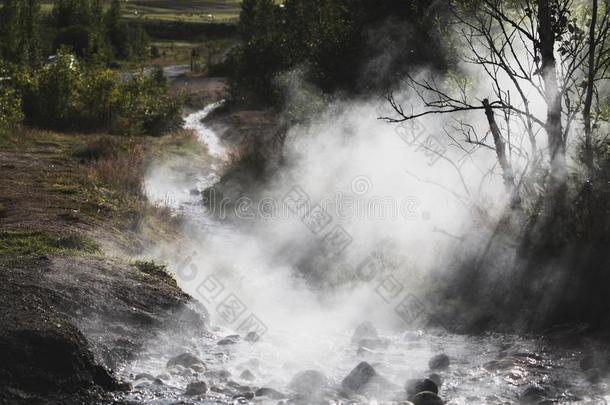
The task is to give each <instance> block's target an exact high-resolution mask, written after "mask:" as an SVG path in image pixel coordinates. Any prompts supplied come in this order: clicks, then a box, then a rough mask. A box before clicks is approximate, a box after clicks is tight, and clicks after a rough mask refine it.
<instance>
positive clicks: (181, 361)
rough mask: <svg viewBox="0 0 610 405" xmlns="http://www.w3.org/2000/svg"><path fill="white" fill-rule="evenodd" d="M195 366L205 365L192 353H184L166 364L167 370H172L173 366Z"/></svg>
mask: <svg viewBox="0 0 610 405" xmlns="http://www.w3.org/2000/svg"><path fill="white" fill-rule="evenodd" d="M194 364H203V361H201V360H200V359H199V358H197V357H196V356H194V355H192V354H190V353H183V354H180V355H178V356H176V357H172V358H171V359H169V361H168V362H167V364H166V367H167V368H170V367H172V366H182V367H190V366H192V365H194Z"/></svg>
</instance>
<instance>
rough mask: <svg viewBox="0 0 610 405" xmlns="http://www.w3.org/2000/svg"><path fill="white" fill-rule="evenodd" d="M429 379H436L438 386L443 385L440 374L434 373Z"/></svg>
mask: <svg viewBox="0 0 610 405" xmlns="http://www.w3.org/2000/svg"><path fill="white" fill-rule="evenodd" d="M428 379H430V380H432V381H434V383H435V384H436V386H437V387H439V388H440V387H442V385H443V379H442V378H441V376H440V374H436V373H432V374H430V375H429V376H428Z"/></svg>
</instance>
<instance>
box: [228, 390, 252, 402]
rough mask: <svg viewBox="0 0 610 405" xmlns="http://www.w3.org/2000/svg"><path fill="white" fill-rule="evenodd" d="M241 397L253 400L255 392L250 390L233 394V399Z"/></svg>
mask: <svg viewBox="0 0 610 405" xmlns="http://www.w3.org/2000/svg"><path fill="white" fill-rule="evenodd" d="M240 398H243V399H247V400H251V399H253V398H254V393H253V392H252V391H250V392H240V393H239V394H235V395H233V399H240Z"/></svg>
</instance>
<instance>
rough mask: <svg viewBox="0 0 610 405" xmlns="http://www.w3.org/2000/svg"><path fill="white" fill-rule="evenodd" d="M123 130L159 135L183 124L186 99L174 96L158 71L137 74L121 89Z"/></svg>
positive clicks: (131, 132) (120, 109) (120, 117)
mask: <svg viewBox="0 0 610 405" xmlns="http://www.w3.org/2000/svg"><path fill="white" fill-rule="evenodd" d="M118 104H119V107H118V108H119V111H120V113H119V119H120V121H121V122H122V123H123V124H124V125H125V126H124V127H123V128H122V130H121V128H117V125H114V128H115V130H121V132H122V133H127V134H140V133H147V134H151V135H160V134H162V133H164V132H168V131H171V130H174V129H179V128H180V127H181V126H182V105H183V100H181V99H177V98H174V97H171V96H169V95H168V92H167V85H166V84H165V81H164V80H161V79H160V77H159V75H158V74H154V75H152V77H147V76H144V75H140V76H135V77H133V78H132V79H131V80H130V81H129V82H127V83H126V84H124V85H122V86H121V88H120V92H119V101H118Z"/></svg>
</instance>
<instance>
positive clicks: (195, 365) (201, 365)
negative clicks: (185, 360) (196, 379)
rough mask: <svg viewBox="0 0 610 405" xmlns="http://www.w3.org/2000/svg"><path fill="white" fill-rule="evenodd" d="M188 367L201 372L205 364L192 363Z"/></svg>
mask: <svg viewBox="0 0 610 405" xmlns="http://www.w3.org/2000/svg"><path fill="white" fill-rule="evenodd" d="M189 368H190V369H191V370H193V371H196V372H198V373H203V372H204V371H205V366H204V365H203V364H193V365H191V366H190V367H189Z"/></svg>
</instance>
